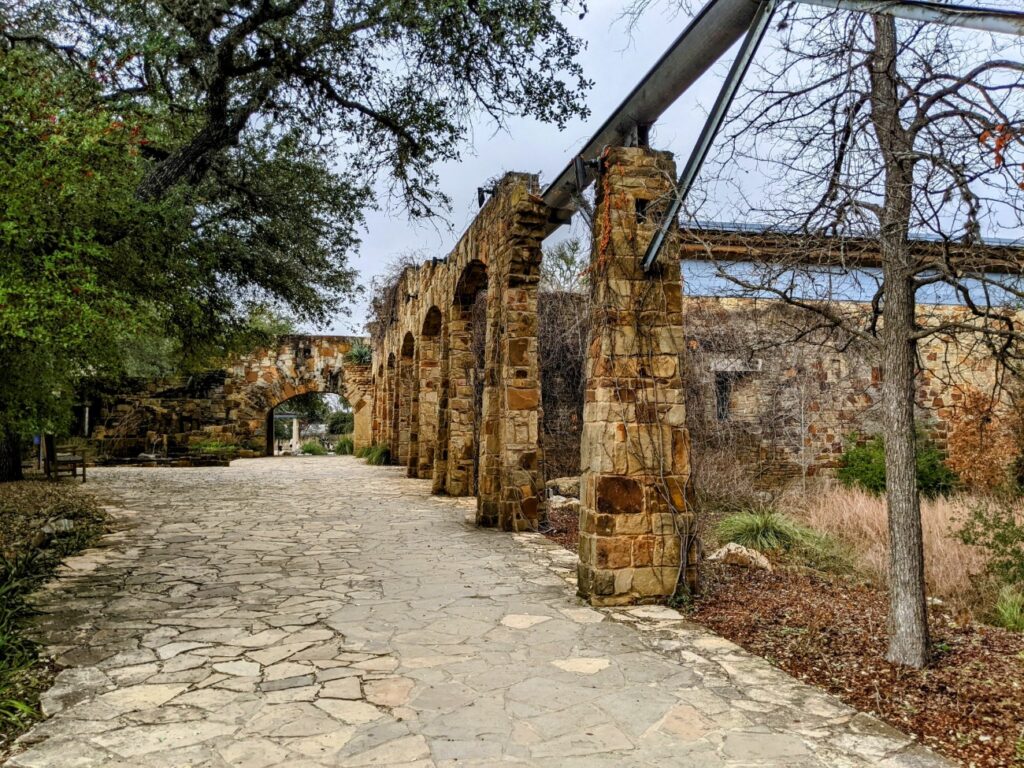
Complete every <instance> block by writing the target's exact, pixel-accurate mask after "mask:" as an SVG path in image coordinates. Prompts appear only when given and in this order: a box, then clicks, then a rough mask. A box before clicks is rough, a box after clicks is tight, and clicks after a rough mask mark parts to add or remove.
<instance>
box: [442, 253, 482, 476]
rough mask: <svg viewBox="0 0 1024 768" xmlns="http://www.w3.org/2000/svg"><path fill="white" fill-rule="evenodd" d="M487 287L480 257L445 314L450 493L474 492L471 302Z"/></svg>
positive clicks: (464, 275)
mask: <svg viewBox="0 0 1024 768" xmlns="http://www.w3.org/2000/svg"><path fill="white" fill-rule="evenodd" d="M486 288H487V265H486V264H484V263H483V262H482V261H480V260H479V259H474V260H472V261H470V262H469V263H468V264H467V265H466V266H465V268H464V269H463V270H462V274H461V275H460V276H459V280H458V283H457V284H456V286H455V293H454V296H453V298H452V304H451V307H449V314H448V376H447V402H448V423H447V435H446V436H445V437H446V443H447V451H446V459H447V461H446V469H447V476H446V482H445V489H446V490H447V491H448V493H449V494H451V495H452V496H471V495H473V494H474V493H476V464H477V452H478V451H477V441H476V434H477V429H476V426H477V425H476V422H477V418H478V414H477V413H476V404H475V400H476V397H475V391H474V389H475V384H476V381H475V377H476V358H475V355H474V353H473V304H474V303H475V301H476V297H477V294H478V293H479V292H480V291H482V290H485V289H486Z"/></svg>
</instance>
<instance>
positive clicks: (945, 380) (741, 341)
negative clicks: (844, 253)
mask: <svg viewBox="0 0 1024 768" xmlns="http://www.w3.org/2000/svg"><path fill="white" fill-rule="evenodd" d="M848 306H849V307H850V308H852V309H853V310H854V311H856V310H857V305H855V304H850V305H848ZM684 307H685V310H684V315H685V318H686V319H685V325H686V334H687V339H688V344H687V356H686V362H687V371H688V374H687V381H688V406H689V423H690V427H691V431H692V432H693V434H694V437H695V440H696V441H697V448H696V450H697V453H698V454H700V452H701V451H702V450H705V449H708V450H711V449H714V448H722V447H725V448H727V449H729V450H733V451H735V452H736V453H737V455H739V456H741V457H742V458H743V460H744V461H746V462H748V463H749V464H750V465H751V466H753V467H756V468H757V471H758V472H759V473H760V477H761V479H762V480H763V482H764V483H765V484H772V483H774V482H778V481H780V480H785V479H789V478H793V477H799V476H813V475H816V474H820V473H822V472H826V473H827V472H830V471H831V470H833V469H834V468H835V467H836V466H837V464H838V460H839V457H840V455H841V454H842V452H843V450H844V447H845V443H846V442H847V440H848V439H849V438H850V437H851V436H852V435H854V434H856V433H859V434H861V435H872V434H878V433H879V432H880V431H881V414H880V402H881V383H882V370H881V366H880V364H879V362H878V359H877V354H876V353H875V352H874V350H872V349H870V348H868V347H867V346H866V345H864V344H862V343H858V342H856V341H855V340H843V341H844V345H843V346H844V348H843V349H842V350H837V349H834V348H829V347H827V346H822V345H821V344H819V343H818V341H820V340H819V339H815V338H814V337H813V336H812V337H810V338H807V339H804V340H795V339H796V337H798V336H799V335H800V334H801V332H802V331H803V330H805V329H806V328H808V327H809V320H808V318H807V316H806V314H804V313H801V311H800V310H797V309H794V308H792V307H787V306H786V305H784V304H782V303H781V302H778V301H773V300H751V299H731V298H730V299H721V298H688V299H686V301H685V302H684ZM921 311H922V312H927V313H928V314H929V315H931V316H932V317H933V319H934V317H935V316H936V315H938V316H942V315H943V314H946V315H950V316H953V315H956V314H957V313H961V312H963V310H962V309H960V308H957V307H941V306H928V307H924V308H922V310H921ZM919 358H920V362H921V365H922V369H923V370H922V372H921V374H920V376H919V379H918V386H917V393H916V394H917V413H918V421H919V423H920V424H921V425H922V426H923V427H924V428H925V430H926V431H927V432H928V434H930V436H931V437H932V438H934V440H935V441H936V443H937V444H938V445H939V447H940V448H945V440H946V437H947V435H948V433H949V428H950V422H951V419H953V418H954V416H955V414H956V409H957V407H958V405H959V404H961V403H962V402H963V401H964V398H965V395H966V393H967V392H969V391H972V390H977V391H980V392H983V393H992V392H995V391H996V390H997V385H999V384H1002V385H1004V386H1005V385H1006V384H1007V381H1006V380H1005V378H1001V377H1005V375H1006V374H1005V371H1000V370H999V369H998V368H997V366H996V363H995V361H994V360H993V359H992V357H991V356H990V355H989V354H988V353H987V351H986V350H985V349H984V348H983V347H982V346H981V345H979V344H976V343H974V340H973V339H970V338H959V339H948V338H943V337H941V336H935V337H930V338H927V339H925V340H924V341H922V342H921V344H920V349H919ZM1003 396H1004V397H1005V393H1004V394H1003Z"/></svg>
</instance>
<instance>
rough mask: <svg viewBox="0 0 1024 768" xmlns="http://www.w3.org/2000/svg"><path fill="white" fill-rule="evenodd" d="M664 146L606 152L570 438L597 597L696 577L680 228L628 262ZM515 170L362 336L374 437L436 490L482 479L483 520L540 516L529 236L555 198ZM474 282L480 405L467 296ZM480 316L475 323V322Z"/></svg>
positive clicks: (635, 251)
mask: <svg viewBox="0 0 1024 768" xmlns="http://www.w3.org/2000/svg"><path fill="white" fill-rule="evenodd" d="M674 176H675V165H674V163H673V161H672V158H671V156H670V155H669V154H667V153H664V152H655V151H652V150H649V149H646V148H640V147H630V148H625V147H620V148H610V149H608V150H607V151H606V152H605V154H604V156H603V157H602V160H601V164H600V169H599V178H598V194H597V207H596V210H597V213H596V216H595V221H594V243H595V251H594V253H593V254H592V256H591V268H590V270H591V272H590V285H591V291H592V299H593V301H592V306H593V310H592V311H593V323H592V328H593V329H594V330H593V335H592V338H591V340H590V346H589V352H588V360H587V365H586V382H587V383H586V400H585V405H584V434H583V441H582V457H581V458H582V463H581V467H582V479H581V496H582V499H581V500H582V510H583V511H582V514H581V537H580V564H579V572H580V579H579V585H580V586H579V589H580V594H581V595H582V596H584V597H585V598H587V599H589V600H590V601H591V602H592V603H594V604H603V605H608V604H624V603H630V602H637V601H645V600H654V599H659V598H665V597H667V596H670V595H671V594H673V592H674V591H675V589H676V585H677V583H678V581H679V579H680V577H681V576H683V577H685V578H687V579H692V578H693V577H694V573H693V569H692V568H683V567H682V564H683V563H690V564H692V563H693V562H694V560H693V556H694V540H693V536H692V527H693V526H692V519H693V515H692V509H690V508H689V502H688V498H689V496H690V494H689V440H688V435H687V431H686V428H685V406H684V403H683V389H682V365H681V354H682V352H683V335H682V334H683V332H682V283H681V280H680V274H679V257H678V243H677V242H675V239H673V243H672V244H671V246H670V247H668V248H665V249H664V250H663V251H662V255H661V256H660V258H659V262H658V264H657V269H656V270H655V272H654V273H653V275H645V274H644V273H643V270H642V269H641V267H640V259H641V257H642V256H643V253H644V249H645V247H646V245H647V243H648V242H649V241H650V239H651V237H652V236H653V233H654V230H655V227H656V226H657V224H658V223H659V221H660V219H659V215H660V214H661V212H663V211H664V209H665V204H666V201H667V196H668V194H669V193H670V192H671V190H672V189H673V184H674V181H673V179H674ZM538 193H539V188H538V185H537V180H536V178H535V177H532V176H528V175H524V174H517V173H510V174H507V175H506V176H505V177H504V178H503V179H502V180H501V181H500V182H499V183H498V184H497V185H496V187H495V189H494V191H493V193H492V195H491V197H490V199H489V200H488V201H487V203H486V204H485V205H484V206H483V208H482V210H481V211H480V214H479V215H478V216H477V218H476V219H475V221H474V222H473V223H472V224H471V225H470V227H469V229H468V230H467V231H466V232H465V234H464V235H463V236H462V238H461V240H460V241H459V243H458V244H457V245H456V247H455V249H454V250H453V251H452V253H451V254H450V255H449V256H448V258H447V259H445V260H443V261H432V262H429V263H427V264H424V265H423V266H421V267H419V268H410V269H407V270H406V271H405V273H404V274H403V275H402V276H401V278H400V281H399V284H398V288H397V300H396V301H395V304H394V306H395V311H394V313H393V316H392V317H390V318H389V319H388V320H389V322H388V324H387V327H386V328H385V329H383V333H382V334H381V336H380V338H379V340H378V341H377V342H376V344H375V347H374V350H373V393H374V396H373V403H374V410H373V423H372V438H373V441H374V442H376V443H382V444H387V445H389V446H390V447H391V448H392V458H393V460H394V461H395V462H396V463H399V464H401V465H404V466H406V467H407V468H408V473H409V475H410V476H412V477H419V478H424V479H430V480H431V481H432V484H433V489H434V491H435V492H436V493H446V494H449V495H452V496H471V495H475V496H476V497H477V514H476V519H477V523H478V524H479V525H483V526H497V527H499V528H501V529H503V530H510V531H517V530H526V529H533V528H535V527H536V525H537V523H538V520H539V516H540V511H541V509H540V506H541V501H542V489H543V487H544V482H543V481H544V478H543V477H541V466H542V463H541V461H540V458H541V451H542V446H541V444H540V439H539V429H540V422H541V416H542V408H543V404H542V397H541V391H540V374H539V370H538V348H537V347H538V342H537V286H538V280H539V271H540V262H541V242H542V240H543V239H544V237H545V236H546V235H547V234H548V233H549V232H550V231H551V225H550V222H551V221H552V220H555V219H556V218H557V216H558V214H559V213H560V212H559V211H555V210H552V209H550V208H548V206H546V205H545V204H544V202H543V200H542V199H541V198H540V196H539V194H538ZM482 290H486V291H487V295H486V316H485V317H486V319H485V324H486V328H485V339H486V340H485V345H484V375H483V396H482V400H481V406H480V410H481V412H480V413H476V412H475V411H476V404H475V397H474V386H475V382H474V381H473V376H474V372H475V368H476V361H475V358H474V352H473V349H472V345H471V341H472V337H473V330H474V329H473V327H472V325H473V315H472V312H471V309H472V306H473V304H474V302H475V300H476V296H477V294H478V292H480V291H482ZM477 330H478V331H479V329H477Z"/></svg>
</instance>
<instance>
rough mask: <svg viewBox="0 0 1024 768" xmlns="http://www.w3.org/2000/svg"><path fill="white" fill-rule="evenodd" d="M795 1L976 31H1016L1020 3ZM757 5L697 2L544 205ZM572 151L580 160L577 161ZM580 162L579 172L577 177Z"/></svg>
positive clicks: (658, 109)
mask: <svg viewBox="0 0 1024 768" xmlns="http://www.w3.org/2000/svg"><path fill="white" fill-rule="evenodd" d="M795 2H798V3H802V4H806V5H814V6H818V7H822V8H834V9H837V10H845V11H852V12H855V13H876V14H888V15H891V16H896V17H897V18H902V19H909V20H912V21H920V22H929V23H938V24H945V25H948V26H957V27H965V28H967V29H976V30H980V31H984V32H995V33H1005V34H1012V35H1024V11H1005V10H1002V9H997V8H973V7H970V6H964V5H953V4H947V3H938V2H931V1H930V0H795ZM759 5H760V3H759V2H758V0H711V2H709V3H708V4H707V5H705V6H704V8H703V9H701V11H700V13H699V14H698V15H697V17H696V18H695V19H694V20H693V21H692V22H690V24H689V26H687V27H686V29H685V30H683V32H682V34H680V35H679V37H677V38H676V39H675V41H674V42H673V43H672V45H671V46H669V48H668V50H667V51H666V52H665V53H664V55H662V57H661V58H660V59H658V61H657V63H656V64H655V65H654V66H653V67H651V69H650V71H649V72H648V73H647V74H646V75H644V77H643V79H642V80H641V81H640V83H639V84H638V85H637V86H636V87H635V88H634V89H633V90H632V91H631V92H630V94H629V95H628V96H627V97H626V98H625V99H624V100H623V102H622V103H621V104H620V105H619V106H618V108H617V109H616V110H615V111H614V112H613V113H612V114H611V116H610V117H609V118H608V119H607V120H605V122H604V123H603V124H602V125H601V127H600V128H599V129H598V130H597V132H596V133H595V134H594V135H593V136H592V137H591V139H590V140H589V141H588V142H587V143H586V145H585V146H584V147H583V149H582V150H581V151H580V152H579V154H578V155H577V156H576V157H574V158H573V159H572V161H571V162H570V163H569V164H568V165H567V166H566V167H565V168H564V169H563V170H562V172H561V173H560V174H559V175H558V177H557V178H556V179H555V180H554V181H553V182H552V183H551V184H550V185H549V186H548V187H547V189H545V190H544V192H543V197H544V202H546V203H547V204H548V205H549V206H550V207H551V208H555V209H562V210H564V209H571V208H572V207H573V200H574V197H575V195H578V194H580V193H581V192H583V191H584V190H585V189H586V188H587V187H588V186H590V184H592V183H593V181H594V178H595V171H594V169H593V168H592V167H591V166H592V164H591V163H589V162H586V161H591V160H596V159H597V158H598V157H599V156H600V154H601V152H602V151H603V150H604V148H605V147H608V146H623V145H626V144H629V143H630V137H631V136H633V135H635V132H636V131H637V129H638V128H639V127H647V126H650V125H651V124H653V123H655V122H657V120H658V118H659V117H660V116H661V115H662V114H663V113H664V112H665V110H666V109H668V108H669V107H670V106H671V105H672V104H673V103H675V101H676V100H677V99H678V98H679V97H680V96H681V95H682V94H683V93H684V92H685V91H686V90H687V89H688V88H689V87H690V86H691V85H693V83H694V82H695V81H696V80H697V78H699V77H700V76H701V75H702V74H704V72H705V71H707V70H708V69H709V68H710V67H711V65H713V64H714V63H715V62H716V61H717V60H718V59H719V58H721V57H722V56H723V55H724V54H725V53H726V52H727V51H728V50H729V48H731V47H732V46H733V44H734V43H735V42H736V41H737V40H739V39H740V38H741V37H742V36H743V33H744V32H746V31H747V30H748V29H749V27H750V25H751V23H752V22H753V20H754V17H755V14H756V13H757V10H758V7H759ZM641 130H642V128H641ZM580 159H582V160H583V161H585V162H579V160H580ZM580 168H582V169H583V173H582V176H581V177H579V178H578V173H577V172H578V170H579V169H580ZM565 220H566V219H565V217H564V216H562V217H561V218H559V219H557V220H553V221H552V226H553V228H557V227H558V226H561V224H563V223H565Z"/></svg>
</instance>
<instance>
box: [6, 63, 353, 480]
mask: <svg viewBox="0 0 1024 768" xmlns="http://www.w3.org/2000/svg"><path fill="white" fill-rule="evenodd" d="M98 93H99V86H98V84H97V83H96V81H94V80H93V79H90V78H83V77H82V76H81V75H80V74H79V73H78V72H76V71H75V70H74V69H69V68H68V67H67V66H66V65H64V64H62V63H61V61H60V60H59V59H55V58H54V57H53V56H52V55H49V54H47V53H46V52H45V51H44V52H40V51H39V50H37V49H34V48H30V47H23V46H16V47H13V48H8V49H3V48H0V101H2V103H3V104H4V110H3V112H2V114H0V204H2V206H3V210H4V216H3V217H2V221H0V247H2V248H3V252H4V258H3V260H0V368H2V369H3V370H4V376H3V377H2V380H0V479H14V478H17V477H18V476H19V475H20V451H19V442H20V440H21V439H22V438H24V437H25V436H26V435H28V434H31V433H39V432H57V433H59V432H60V431H61V430H62V429H63V427H64V426H65V425H66V423H67V420H68V416H69V413H70V405H71V403H72V402H73V400H74V395H75V392H76V389H77V388H78V387H79V386H80V385H81V384H82V383H83V382H84V381H87V380H89V381H102V380H112V379H116V378H118V377H121V376H132V375H149V374H158V375H159V374H164V373H166V372H167V370H168V368H169V367H173V366H175V365H179V364H185V363H187V362H188V361H189V359H191V361H192V363H193V364H198V362H199V361H201V360H205V361H208V360H209V359H210V358H211V357H216V356H218V355H222V354H224V353H225V352H227V351H229V350H230V349H231V348H233V347H237V346H238V345H240V344H242V343H243V342H246V341H249V342H251V341H252V340H253V339H254V338H265V337H266V336H267V335H268V334H271V333H273V332H275V331H276V330H278V329H276V328H274V327H270V326H267V327H264V326H263V325H261V323H263V324H264V325H265V324H266V323H265V321H267V317H265V315H266V314H267V311H266V309H265V307H266V306H267V305H268V304H270V303H275V304H278V305H281V304H283V305H285V306H287V307H288V308H289V310H290V311H291V312H292V313H293V314H295V315H297V316H298V317H299V318H301V319H304V320H317V319H322V318H324V317H326V316H327V314H328V313H329V312H331V311H333V310H335V309H336V308H337V306H338V302H339V299H340V298H341V297H343V296H344V295H346V294H350V293H351V292H352V290H353V286H354V274H353V272H352V270H350V269H349V268H348V267H347V265H346V253H347V249H348V248H349V247H350V246H351V244H352V243H354V242H355V239H354V236H353V234H352V232H353V231H354V230H353V227H354V223H353V222H354V221H357V220H358V205H360V204H361V198H358V196H356V197H352V196H350V192H351V187H350V186H346V185H345V184H341V183H337V181H336V179H334V177H333V176H332V175H331V174H330V173H328V172H327V170H326V167H325V164H324V161H323V160H322V159H321V158H318V157H317V156H315V155H314V154H311V153H309V152H308V151H307V150H304V149H301V148H300V147H299V146H298V144H297V143H296V142H295V141H294V140H292V139H290V138H288V137H285V138H283V139H281V140H279V141H277V143H276V144H275V145H274V146H273V147H271V146H265V147H264V148H263V150H262V154H260V153H250V154H249V155H248V156H247V157H248V159H247V160H246V161H245V162H244V163H241V164H239V165H237V166H236V172H239V173H241V172H242V169H243V168H246V169H248V170H247V171H245V172H246V173H250V174H252V175H254V176H257V177H259V180H258V182H257V183H255V184H254V185H253V186H254V189H255V192H254V191H253V190H252V189H250V190H249V191H247V192H246V193H245V195H244V200H242V199H237V200H236V199H235V196H236V195H242V194H243V193H242V192H240V191H237V190H232V189H230V188H229V187H228V186H224V185H221V184H220V183H218V182H217V181H216V179H215V178H214V177H212V176H211V177H210V178H208V179H206V180H205V181H203V182H202V183H201V184H199V185H197V186H196V187H184V186H183V187H181V188H180V189H177V190H175V191H174V192H173V193H172V194H168V195H166V196H165V197H164V198H162V199H160V200H141V199H140V198H139V197H138V196H137V195H136V194H135V193H136V189H137V186H138V183H139V182H140V181H141V179H142V178H143V177H144V176H145V174H146V173H147V170H148V168H149V166H150V162H149V161H147V160H146V159H145V157H144V149H145V147H146V146H147V142H148V139H147V138H146V137H147V133H148V131H149V129H150V128H152V127H153V126H157V127H156V128H154V130H158V128H159V125H160V120H159V119H157V118H152V119H148V120H147V119H146V118H144V116H142V115H141V114H136V115H135V116H134V117H132V118H131V119H125V118H124V116H123V115H122V114H121V113H119V112H116V111H114V110H113V109H112V108H111V107H110V106H109V105H107V104H106V103H105V102H104V100H103V99H101V98H98ZM234 151H237V152H239V153H241V152H244V151H245V150H244V148H238V149H237V150H233V152H234ZM353 206H355V207H353ZM345 212H348V214H350V217H354V218H349V220H348V223H347V224H344V225H342V224H339V222H338V218H339V217H340V216H343V215H344V214H345ZM148 340H151V341H152V342H153V344H152V345H147V346H144V344H145V343H146V342H147V341H148Z"/></svg>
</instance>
